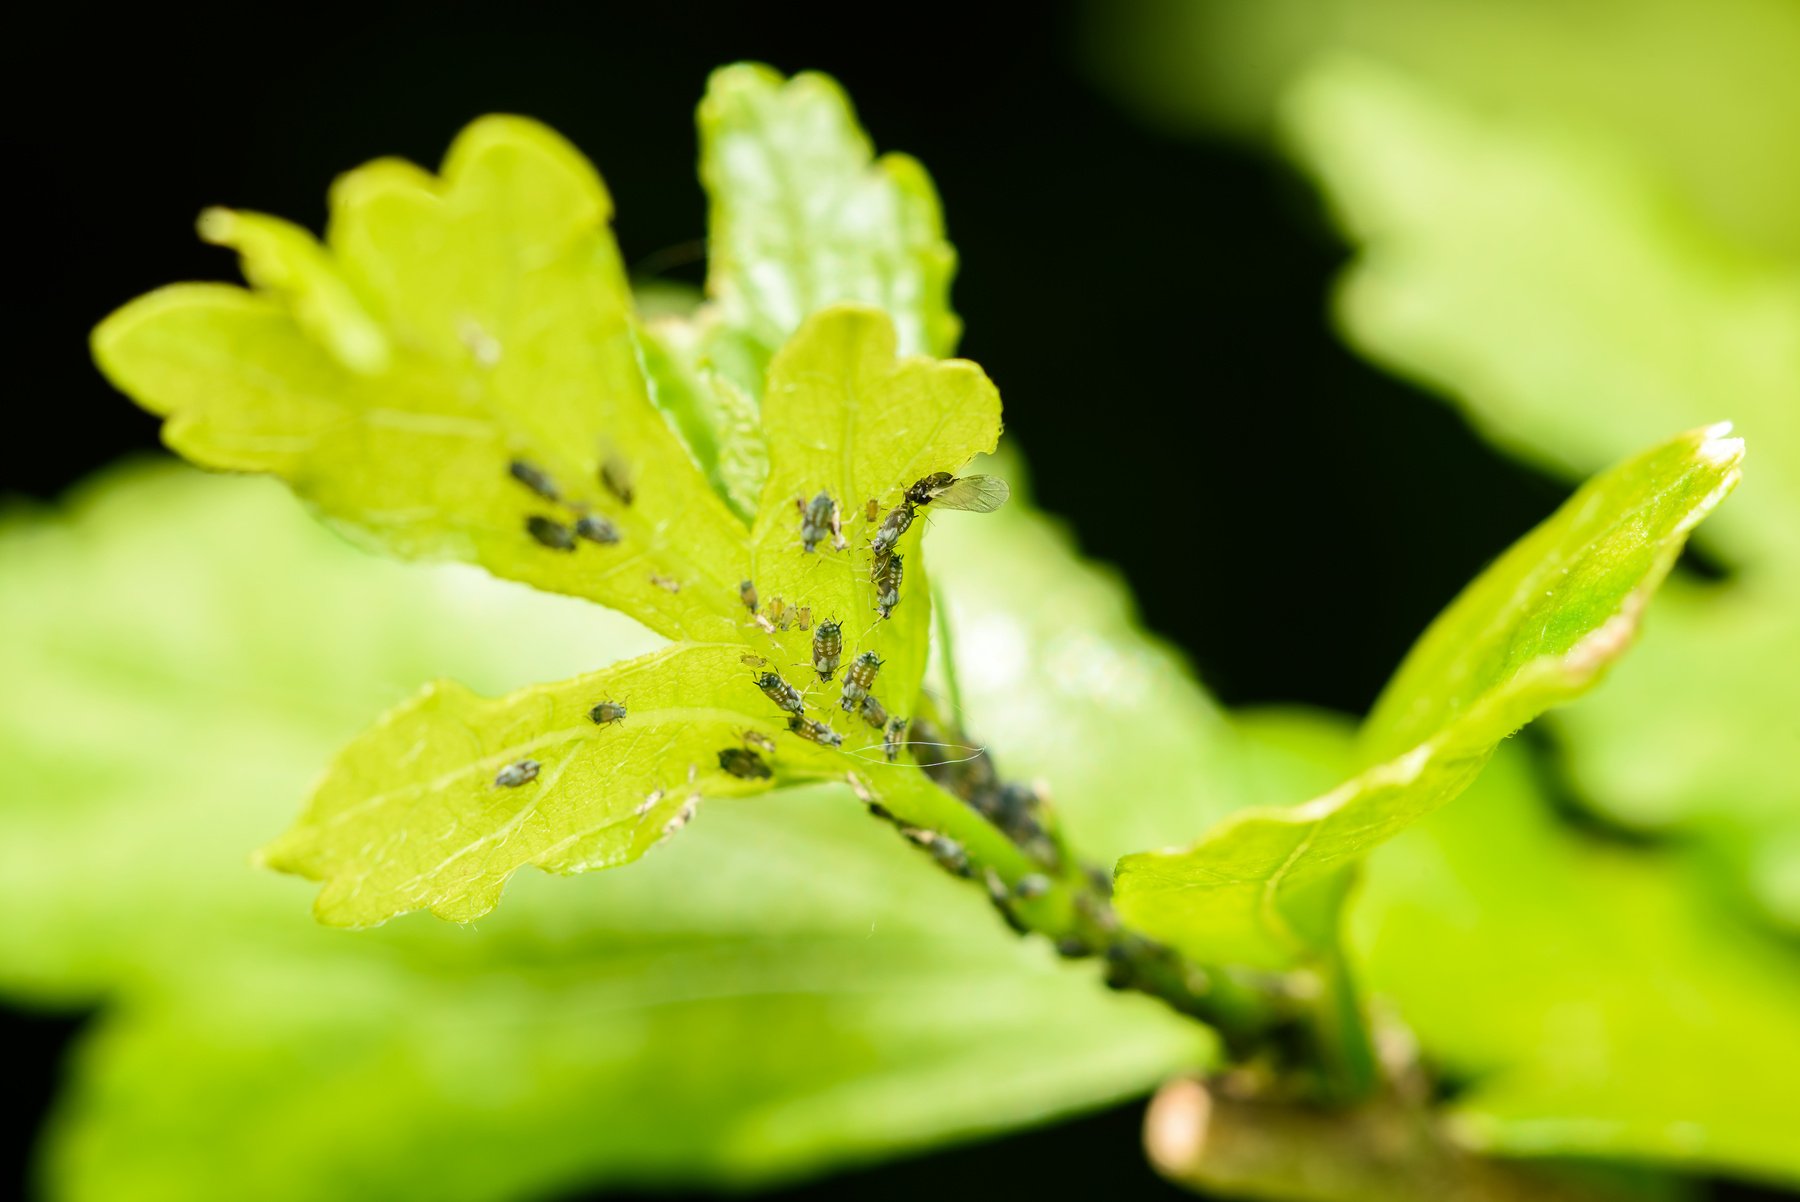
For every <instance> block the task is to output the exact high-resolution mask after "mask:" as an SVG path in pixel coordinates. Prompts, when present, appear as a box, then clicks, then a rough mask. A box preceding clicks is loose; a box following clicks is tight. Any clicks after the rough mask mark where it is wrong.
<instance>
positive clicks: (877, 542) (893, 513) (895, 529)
mask: <svg viewBox="0 0 1800 1202" xmlns="http://www.w3.org/2000/svg"><path fill="white" fill-rule="evenodd" d="M912 524H913V507H912V502H910V501H902V502H900V504H898V505H896V506H894V507H893V508H892V509H890V510H888V515H887V517H885V518H883V519H882V522H881V527H880V528H879V529H878V530H876V531H875V537H874V538H872V539H870V540H869V550H870V551H872V552H874V553H875V564H874V567H873V568H872V570H871V575H872V576H874V577H879V576H880V575H881V565H882V564H883V563H885V562H886V561H887V557H888V556H889V555H892V554H893V552H894V545H895V544H896V543H898V542H899V541H900V536H901V535H902V534H905V533H906V531H907V530H908V528H910V527H911V526H912Z"/></svg>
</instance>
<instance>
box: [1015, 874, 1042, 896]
mask: <svg viewBox="0 0 1800 1202" xmlns="http://www.w3.org/2000/svg"><path fill="white" fill-rule="evenodd" d="M1012 891H1013V896H1014V897H1016V898H1020V899H1021V900H1024V901H1030V900H1031V899H1032V898H1034V897H1042V896H1044V894H1046V893H1048V892H1050V878H1049V877H1047V876H1045V875H1044V874H1043V873H1041V872H1034V873H1032V874H1031V875H1030V876H1022V877H1020V878H1019V880H1018V883H1017V884H1015V885H1014V886H1013V890H1012Z"/></svg>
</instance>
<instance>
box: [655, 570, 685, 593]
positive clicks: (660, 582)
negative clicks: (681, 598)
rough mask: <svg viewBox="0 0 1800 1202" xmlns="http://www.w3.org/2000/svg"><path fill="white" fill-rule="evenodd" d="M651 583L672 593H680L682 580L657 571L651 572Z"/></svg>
mask: <svg viewBox="0 0 1800 1202" xmlns="http://www.w3.org/2000/svg"><path fill="white" fill-rule="evenodd" d="M650 583H651V584H654V585H655V586H656V587H657V588H660V589H666V590H667V591H669V592H671V593H679V592H680V591H681V581H679V580H671V579H669V578H668V577H667V576H663V575H660V574H658V573H656V572H652V573H650Z"/></svg>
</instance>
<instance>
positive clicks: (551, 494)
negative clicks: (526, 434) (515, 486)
mask: <svg viewBox="0 0 1800 1202" xmlns="http://www.w3.org/2000/svg"><path fill="white" fill-rule="evenodd" d="M506 470H507V471H508V472H511V473H512V478H513V479H514V480H517V481H518V482H519V483H520V484H523V485H524V486H525V487H526V488H529V489H530V490H531V491H532V492H534V493H536V494H537V495H538V496H540V497H542V498H544V500H546V501H560V500H562V496H561V494H559V493H558V492H557V491H556V481H554V480H552V479H551V478H550V476H549V474H548V473H546V472H545V471H544V469H543V468H540V467H534V466H533V465H531V464H529V463H526V462H525V461H524V460H523V459H515V460H513V461H512V462H511V463H509V464H507V465H506Z"/></svg>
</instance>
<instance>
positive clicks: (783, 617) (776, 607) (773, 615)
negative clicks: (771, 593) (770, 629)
mask: <svg viewBox="0 0 1800 1202" xmlns="http://www.w3.org/2000/svg"><path fill="white" fill-rule="evenodd" d="M766 616H767V617H768V619H769V620H770V621H771V622H774V623H775V625H777V626H779V627H781V628H782V629H783V630H786V629H787V602H786V601H783V600H782V599H781V598H780V597H770V598H769V609H768V613H767V615H766Z"/></svg>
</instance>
